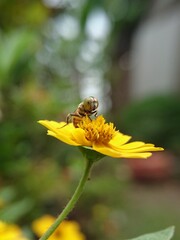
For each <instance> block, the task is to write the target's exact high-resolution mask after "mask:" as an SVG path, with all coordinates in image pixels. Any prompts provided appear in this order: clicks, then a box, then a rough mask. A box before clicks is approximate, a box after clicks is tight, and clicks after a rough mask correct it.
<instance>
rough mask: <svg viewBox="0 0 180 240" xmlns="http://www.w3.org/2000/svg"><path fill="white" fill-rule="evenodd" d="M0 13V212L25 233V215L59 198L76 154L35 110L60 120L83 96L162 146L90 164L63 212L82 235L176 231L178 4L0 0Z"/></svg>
mask: <svg viewBox="0 0 180 240" xmlns="http://www.w3.org/2000/svg"><path fill="white" fill-rule="evenodd" d="M0 12H1V14H0V219H1V220H4V221H7V222H13V223H17V224H18V225H20V226H21V227H22V228H23V230H24V231H25V232H26V234H27V236H28V237H29V239H36V238H35V236H34V235H33V233H32V231H31V223H32V221H33V220H34V219H36V218H38V217H40V216H42V215H44V214H52V215H54V216H56V215H57V213H59V212H60V211H61V209H62V208H63V207H64V205H65V204H66V202H67V201H68V199H69V198H70V196H71V194H72V192H73V191H74V189H75V187H76V185H77V182H78V180H79V178H80V175H81V173H82V169H83V167H84V160H83V158H82V156H81V154H80V153H79V152H78V150H77V149H76V148H74V147H71V146H67V145H65V144H63V143H60V142H59V141H57V140H56V139H53V138H51V137H48V136H46V130H45V129H44V128H43V127H42V126H40V125H39V124H37V120H40V119H49V120H57V121H62V120H63V121H64V120H65V118H66V115H67V114H68V113H69V112H72V111H74V110H75V109H76V107H77V105H78V104H79V103H80V102H81V101H82V99H83V98H84V97H87V96H90V95H92V96H95V97H97V98H98V99H99V102H100V107H99V114H103V115H105V117H106V119H107V120H108V121H112V122H114V123H115V125H116V126H117V129H119V130H120V131H122V132H123V133H126V134H129V135H132V136H133V140H143V141H146V142H152V143H155V144H156V145H157V146H162V147H164V148H165V149H166V151H165V152H163V153H157V154H153V156H152V157H151V158H149V159H148V160H133V159H130V160H123V159H122V160H121V159H118V160H117V159H111V158H107V157H106V158H105V159H103V160H101V161H100V162H98V163H97V164H96V166H95V168H94V170H93V171H92V176H91V181H90V182H88V184H87V186H86V188H85V192H84V194H83V196H82V197H81V199H80V201H79V203H78V204H77V206H76V208H75V209H74V210H73V212H72V213H71V214H70V215H69V217H68V219H73V220H76V221H78V222H79V223H80V225H81V229H82V231H83V232H84V234H85V235H86V238H87V239H94V240H96V239H97V240H100V239H104V240H117V239H127V238H132V237H135V236H137V235H141V234H143V233H146V232H152V231H157V230H160V229H163V228H166V227H168V226H171V225H175V226H176V235H175V237H174V240H179V238H180V205H179V203H180V161H179V160H180V96H179V93H180V2H179V1H178V0H164V1H163V0H156V1H152V0H151V1H149V0H128V1H127V0H114V1H107V0H104V1H100V0H98V1H90V0H76V1H73V0H42V1H40V0H39V1H37V0H31V1H30V0H29V1H28V0H25V1H20V0H14V1H6V0H1V1H0ZM87 206H88V207H87Z"/></svg>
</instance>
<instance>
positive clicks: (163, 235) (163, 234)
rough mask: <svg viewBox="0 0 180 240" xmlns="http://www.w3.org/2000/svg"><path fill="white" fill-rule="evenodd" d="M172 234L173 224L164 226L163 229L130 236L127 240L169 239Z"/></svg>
mask: <svg viewBox="0 0 180 240" xmlns="http://www.w3.org/2000/svg"><path fill="white" fill-rule="evenodd" d="M173 235H174V226H171V227H169V228H166V229H164V230H161V231H158V232H155V233H148V234H144V235H142V236H140V237H137V238H131V239H129V240H170V239H171V238H172V237H173Z"/></svg>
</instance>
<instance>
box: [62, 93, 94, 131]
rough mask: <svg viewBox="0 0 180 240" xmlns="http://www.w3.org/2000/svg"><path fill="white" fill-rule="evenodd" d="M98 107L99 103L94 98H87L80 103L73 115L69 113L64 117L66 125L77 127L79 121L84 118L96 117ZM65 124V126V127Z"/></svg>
mask: <svg viewBox="0 0 180 240" xmlns="http://www.w3.org/2000/svg"><path fill="white" fill-rule="evenodd" d="M98 106H99V102H98V100H97V99H96V98H95V97H92V96H90V97H87V98H85V99H84V100H83V102H81V103H80V104H79V105H78V107H77V109H76V110H75V111H74V112H73V113H69V114H68V115H67V117H66V122H67V124H69V123H71V122H72V123H73V125H74V127H76V128H77V127H78V123H79V122H80V121H81V119H82V118H83V117H85V116H88V117H89V118H90V116H92V115H94V116H95V117H96V116H97V108H98ZM67 124H66V125H67Z"/></svg>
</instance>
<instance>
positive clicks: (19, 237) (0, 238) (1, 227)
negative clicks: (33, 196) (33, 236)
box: [0, 221, 27, 240]
mask: <svg viewBox="0 0 180 240" xmlns="http://www.w3.org/2000/svg"><path fill="white" fill-rule="evenodd" d="M0 240H27V238H25V237H24V236H23V233H22V231H21V229H20V228H19V227H18V226H17V225H15V224H8V223H4V222H2V221H0Z"/></svg>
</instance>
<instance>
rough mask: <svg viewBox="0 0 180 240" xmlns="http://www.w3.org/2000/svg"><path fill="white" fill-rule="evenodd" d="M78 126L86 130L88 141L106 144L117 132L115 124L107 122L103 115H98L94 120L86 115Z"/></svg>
mask: <svg viewBox="0 0 180 240" xmlns="http://www.w3.org/2000/svg"><path fill="white" fill-rule="evenodd" d="M78 127H79V128H82V129H83V130H84V131H85V137H86V139H87V140H88V141H91V142H97V143H104V144H105V143H108V142H109V141H110V140H111V139H112V138H113V136H114V134H115V132H116V130H115V127H114V124H113V123H105V119H104V118H103V116H98V117H97V118H96V119H93V120H91V119H90V118H89V117H88V116H86V117H84V118H83V119H82V121H81V122H79V124H78Z"/></svg>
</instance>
